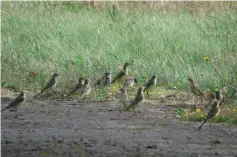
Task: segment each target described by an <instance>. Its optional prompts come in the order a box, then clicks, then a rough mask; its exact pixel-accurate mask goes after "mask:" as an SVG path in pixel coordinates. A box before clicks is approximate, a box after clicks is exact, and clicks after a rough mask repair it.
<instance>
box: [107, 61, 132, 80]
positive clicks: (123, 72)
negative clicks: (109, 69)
mask: <svg viewBox="0 0 237 157" xmlns="http://www.w3.org/2000/svg"><path fill="white" fill-rule="evenodd" d="M128 65H129V64H128V63H125V64H124V66H123V69H122V70H121V71H120V72H119V73H118V74H117V75H116V76H115V78H114V79H113V81H112V82H111V84H113V83H115V82H117V81H118V82H121V81H122V80H123V78H124V77H125V76H126V75H128Z"/></svg>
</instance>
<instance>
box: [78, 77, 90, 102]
mask: <svg viewBox="0 0 237 157" xmlns="http://www.w3.org/2000/svg"><path fill="white" fill-rule="evenodd" d="M79 92H80V95H81V100H84V99H86V98H87V97H88V96H89V94H90V92H91V87H90V80H89V79H85V82H84V85H82V88H80V89H79Z"/></svg>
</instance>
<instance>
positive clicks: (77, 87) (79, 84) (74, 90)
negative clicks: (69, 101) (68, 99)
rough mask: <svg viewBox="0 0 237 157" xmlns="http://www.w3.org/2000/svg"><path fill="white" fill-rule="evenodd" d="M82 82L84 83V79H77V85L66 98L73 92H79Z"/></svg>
mask: <svg viewBox="0 0 237 157" xmlns="http://www.w3.org/2000/svg"><path fill="white" fill-rule="evenodd" d="M84 82H85V78H84V77H79V79H78V83H77V85H76V86H75V87H74V89H73V90H72V91H71V92H70V93H69V94H68V95H67V96H70V95H72V94H73V93H74V92H76V91H78V90H80V88H82V86H83V84H84Z"/></svg>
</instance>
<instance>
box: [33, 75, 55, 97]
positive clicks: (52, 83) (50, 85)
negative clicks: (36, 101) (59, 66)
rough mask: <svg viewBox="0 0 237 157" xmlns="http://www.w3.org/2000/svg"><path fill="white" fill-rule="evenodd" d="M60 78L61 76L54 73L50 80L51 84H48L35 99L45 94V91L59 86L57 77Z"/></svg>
mask: <svg viewBox="0 0 237 157" xmlns="http://www.w3.org/2000/svg"><path fill="white" fill-rule="evenodd" d="M58 76H59V74H57V73H54V74H53V77H52V78H51V79H50V80H49V82H48V83H47V84H46V86H45V87H44V88H43V89H42V90H41V92H40V93H39V94H37V95H36V96H35V97H37V96H39V95H40V94H41V93H43V92H44V91H45V90H47V89H49V88H52V87H55V86H56V84H57V77H58Z"/></svg>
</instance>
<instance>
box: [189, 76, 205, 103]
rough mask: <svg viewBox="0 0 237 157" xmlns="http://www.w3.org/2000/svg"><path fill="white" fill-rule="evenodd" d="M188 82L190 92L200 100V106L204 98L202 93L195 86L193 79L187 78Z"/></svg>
mask: <svg viewBox="0 0 237 157" xmlns="http://www.w3.org/2000/svg"><path fill="white" fill-rule="evenodd" d="M188 81H189V86H190V90H191V92H192V93H193V95H194V96H197V97H200V99H201V104H202V100H203V98H204V96H205V95H204V93H203V92H202V91H201V90H200V89H199V88H198V87H197V86H196V85H195V83H194V81H193V79H191V78H188Z"/></svg>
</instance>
